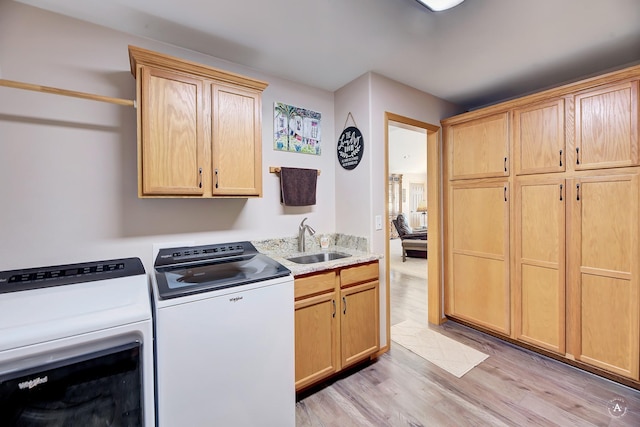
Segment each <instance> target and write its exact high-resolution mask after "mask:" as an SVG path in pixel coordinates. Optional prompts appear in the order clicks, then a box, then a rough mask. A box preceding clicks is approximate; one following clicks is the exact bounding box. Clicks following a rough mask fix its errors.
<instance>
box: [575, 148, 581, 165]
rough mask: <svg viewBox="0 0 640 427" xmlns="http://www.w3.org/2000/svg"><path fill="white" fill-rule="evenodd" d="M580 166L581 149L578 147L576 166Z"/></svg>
mask: <svg viewBox="0 0 640 427" xmlns="http://www.w3.org/2000/svg"><path fill="white" fill-rule="evenodd" d="M579 164H580V147H576V165H579Z"/></svg>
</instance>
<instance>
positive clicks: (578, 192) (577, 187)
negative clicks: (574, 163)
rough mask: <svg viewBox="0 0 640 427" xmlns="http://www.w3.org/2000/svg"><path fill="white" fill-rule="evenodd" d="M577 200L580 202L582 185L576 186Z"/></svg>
mask: <svg viewBox="0 0 640 427" xmlns="http://www.w3.org/2000/svg"><path fill="white" fill-rule="evenodd" d="M576 200H577V201H580V184H576Z"/></svg>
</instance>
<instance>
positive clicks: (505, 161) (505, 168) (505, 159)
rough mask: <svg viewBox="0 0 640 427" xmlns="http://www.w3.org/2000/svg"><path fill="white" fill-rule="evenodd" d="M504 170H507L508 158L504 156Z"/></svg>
mask: <svg viewBox="0 0 640 427" xmlns="http://www.w3.org/2000/svg"><path fill="white" fill-rule="evenodd" d="M504 171H505V172H506V171H507V158H506V157H505V158H504Z"/></svg>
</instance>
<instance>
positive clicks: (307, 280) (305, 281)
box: [294, 271, 336, 300]
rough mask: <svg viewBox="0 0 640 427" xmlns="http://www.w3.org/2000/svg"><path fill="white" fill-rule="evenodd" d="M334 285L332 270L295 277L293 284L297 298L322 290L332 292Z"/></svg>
mask: <svg viewBox="0 0 640 427" xmlns="http://www.w3.org/2000/svg"><path fill="white" fill-rule="evenodd" d="M335 286H336V273H335V272H334V271H329V272H327V273H320V274H314V275H312V276H306V277H301V278H296V279H295V284H294V295H295V299H296V300H298V299H300V298H304V297H308V296H311V295H318V294H321V293H324V292H333V291H334V290H335Z"/></svg>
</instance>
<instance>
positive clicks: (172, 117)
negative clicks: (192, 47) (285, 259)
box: [129, 46, 267, 197]
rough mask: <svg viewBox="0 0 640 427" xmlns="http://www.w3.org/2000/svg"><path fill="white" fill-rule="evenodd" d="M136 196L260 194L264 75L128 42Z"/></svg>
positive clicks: (255, 195) (251, 195) (257, 195)
mask: <svg viewBox="0 0 640 427" xmlns="http://www.w3.org/2000/svg"><path fill="white" fill-rule="evenodd" d="M129 58H130V62H131V72H132V74H133V75H134V77H135V78H136V83H137V85H136V86H137V99H138V196H139V197H260V196H261V195H262V142H261V139H262V101H261V99H262V91H263V90H264V89H265V88H266V87H267V83H264V82H261V81H259V80H254V79H250V78H247V77H244V76H240V75H237V74H233V73H229V72H226V71H222V70H218V69H216V68H212V67H208V66H205V65H201V64H197V63H194V62H190V61H185V60H182V59H179V58H175V57H171V56H168V55H163V54H160V53H156V52H152V51H149V50H145V49H141V48H137V47H134V46H129Z"/></svg>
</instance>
